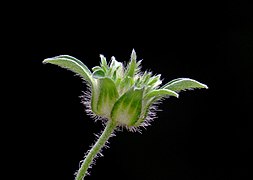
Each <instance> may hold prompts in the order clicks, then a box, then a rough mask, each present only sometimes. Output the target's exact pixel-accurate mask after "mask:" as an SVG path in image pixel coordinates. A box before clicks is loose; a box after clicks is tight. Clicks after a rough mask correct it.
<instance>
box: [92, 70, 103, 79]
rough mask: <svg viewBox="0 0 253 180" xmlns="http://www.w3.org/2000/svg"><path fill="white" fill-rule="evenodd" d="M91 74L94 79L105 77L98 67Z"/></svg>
mask: <svg viewBox="0 0 253 180" xmlns="http://www.w3.org/2000/svg"><path fill="white" fill-rule="evenodd" d="M92 76H93V77H94V78H95V79H100V78H103V77H105V72H104V71H103V70H102V69H98V70H96V71H94V72H93V74H92Z"/></svg>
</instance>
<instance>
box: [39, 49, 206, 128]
mask: <svg viewBox="0 0 253 180" xmlns="http://www.w3.org/2000/svg"><path fill="white" fill-rule="evenodd" d="M100 58H101V62H100V66H95V67H93V68H92V71H90V70H89V69H88V68H87V66H86V65H84V64H83V63H82V62H81V61H80V60H78V59H76V58H74V57H72V56H68V55H61V56H56V57H53V58H48V59H45V60H44V61H43V62H44V63H51V64H56V65H59V66H61V67H63V68H67V69H70V70H72V71H73V72H75V73H77V74H79V75H80V76H81V77H82V78H83V79H84V80H85V81H86V82H87V84H88V85H89V86H90V89H91V98H89V97H88V98H87V97H86V99H88V101H87V102H86V104H87V105H88V107H89V110H90V111H91V112H92V113H93V114H95V115H96V116H99V117H102V118H104V119H107V120H111V121H114V122H117V124H118V126H124V127H127V128H128V129H130V130H135V129H136V128H137V127H139V126H147V125H149V122H150V121H151V120H152V119H153V117H154V113H155V111H154V110H152V109H153V107H154V106H153V105H154V104H156V103H157V102H158V101H159V100H161V99H163V98H166V97H169V96H174V97H178V92H180V91H182V90H186V89H193V88H207V86H206V85H205V84H202V83H200V82H198V81H196V80H193V79H189V78H178V79H174V80H172V81H170V82H168V83H166V84H165V85H161V84H162V80H161V78H160V77H161V75H160V74H158V75H153V74H152V73H151V72H148V71H145V72H141V67H140V65H141V61H137V56H136V53H135V51H134V50H133V51H132V54H131V58H130V61H129V62H128V64H127V66H126V67H125V66H124V65H123V64H122V63H121V62H118V61H117V60H116V59H115V57H112V58H111V60H110V62H109V63H107V60H106V58H105V57H104V56H103V55H100Z"/></svg>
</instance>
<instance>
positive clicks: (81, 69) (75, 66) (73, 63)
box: [43, 55, 93, 85]
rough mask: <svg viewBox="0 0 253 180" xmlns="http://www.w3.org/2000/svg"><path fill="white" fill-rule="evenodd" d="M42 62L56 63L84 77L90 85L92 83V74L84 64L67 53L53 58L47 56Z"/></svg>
mask: <svg viewBox="0 0 253 180" xmlns="http://www.w3.org/2000/svg"><path fill="white" fill-rule="evenodd" d="M43 63H50V64H55V65H58V66H60V67H62V68H66V69H69V70H71V71H73V72H75V73H77V74H78V75H80V76H81V77H83V78H84V80H86V81H87V82H88V83H89V84H90V85H92V81H93V80H92V75H91V72H90V70H89V69H88V67H87V66H86V65H84V64H83V63H82V62H81V61H80V60H78V59H76V58H74V57H72V56H69V55H60V56H56V57H53V58H47V59H45V60H44V61H43Z"/></svg>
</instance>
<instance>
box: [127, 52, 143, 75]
mask: <svg viewBox="0 0 253 180" xmlns="http://www.w3.org/2000/svg"><path fill="white" fill-rule="evenodd" d="M136 58H137V56H136V53H135V51H134V49H133V51H132V54H131V60H130V62H129V63H128V66H127V70H126V74H125V76H126V77H127V76H130V77H134V75H135V74H136V73H137V72H138V70H139V65H140V63H138V62H137V61H136Z"/></svg>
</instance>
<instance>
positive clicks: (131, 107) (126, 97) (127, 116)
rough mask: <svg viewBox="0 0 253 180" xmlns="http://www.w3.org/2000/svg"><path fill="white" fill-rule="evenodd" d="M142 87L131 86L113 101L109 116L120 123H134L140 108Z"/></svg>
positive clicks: (130, 124)
mask: <svg viewBox="0 0 253 180" xmlns="http://www.w3.org/2000/svg"><path fill="white" fill-rule="evenodd" d="M142 97H143V88H142V89H140V88H134V87H133V88H131V89H129V90H128V91H127V92H126V93H125V94H123V95H122V96H121V97H120V98H119V99H118V100H117V101H116V103H115V105H114V107H113V109H112V113H111V118H112V120H114V121H117V122H119V123H120V124H121V125H127V126H132V125H134V124H135V123H136V122H137V121H138V119H139V117H140V114H141V110H142Z"/></svg>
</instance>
